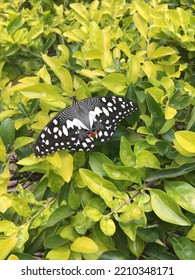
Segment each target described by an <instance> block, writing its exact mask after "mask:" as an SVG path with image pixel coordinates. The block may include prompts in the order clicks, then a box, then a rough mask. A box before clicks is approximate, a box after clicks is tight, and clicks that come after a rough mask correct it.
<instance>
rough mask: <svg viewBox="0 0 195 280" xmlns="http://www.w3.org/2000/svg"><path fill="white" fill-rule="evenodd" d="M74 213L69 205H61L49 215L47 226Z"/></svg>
mask: <svg viewBox="0 0 195 280" xmlns="http://www.w3.org/2000/svg"><path fill="white" fill-rule="evenodd" d="M73 214H74V211H73V210H72V209H71V208H70V207H69V206H65V205H63V206H60V207H59V208H57V209H56V210H55V211H54V212H53V213H52V214H51V216H50V217H49V219H48V221H47V224H46V226H47V227H52V226H53V225H55V224H56V223H58V222H59V221H61V220H63V219H66V218H68V217H70V216H72V215H73Z"/></svg>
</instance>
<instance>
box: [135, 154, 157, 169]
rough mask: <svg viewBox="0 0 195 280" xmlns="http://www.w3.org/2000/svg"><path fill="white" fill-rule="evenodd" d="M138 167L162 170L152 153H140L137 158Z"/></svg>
mask: <svg viewBox="0 0 195 280" xmlns="http://www.w3.org/2000/svg"><path fill="white" fill-rule="evenodd" d="M136 165H137V166H138V167H149V168H154V169H159V168H160V162H159V160H158V159H157V158H156V157H155V155H153V153H151V152H150V151H147V150H143V151H140V152H139V153H138V154H137V156H136Z"/></svg>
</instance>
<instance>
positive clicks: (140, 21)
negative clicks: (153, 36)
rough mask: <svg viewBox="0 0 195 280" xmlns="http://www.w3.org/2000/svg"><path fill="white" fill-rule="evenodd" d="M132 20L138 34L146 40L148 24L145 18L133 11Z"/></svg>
mask: <svg viewBox="0 0 195 280" xmlns="http://www.w3.org/2000/svg"><path fill="white" fill-rule="evenodd" d="M133 21H134V23H135V26H136V27H137V29H138V31H139V32H140V34H141V35H142V36H143V37H144V39H145V40H147V36H148V24H147V22H146V20H145V19H144V18H143V17H142V16H140V15H139V14H138V13H135V14H134V15H133Z"/></svg>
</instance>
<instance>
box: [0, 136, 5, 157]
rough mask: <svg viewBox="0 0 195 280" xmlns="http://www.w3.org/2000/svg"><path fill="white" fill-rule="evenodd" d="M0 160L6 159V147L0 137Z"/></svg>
mask: <svg viewBox="0 0 195 280" xmlns="http://www.w3.org/2000/svg"><path fill="white" fill-rule="evenodd" d="M0 161H2V162H5V161H6V149H5V146H4V144H3V141H2V139H1V137H0Z"/></svg>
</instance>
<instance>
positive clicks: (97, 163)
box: [89, 152, 113, 176]
mask: <svg viewBox="0 0 195 280" xmlns="http://www.w3.org/2000/svg"><path fill="white" fill-rule="evenodd" d="M104 163H109V164H112V163H113V162H112V161H111V159H109V158H108V157H107V156H106V155H104V154H103V153H99V152H93V153H91V154H90V156H89V165H90V167H91V169H92V170H93V171H94V172H95V173H97V174H99V175H100V176H105V175H106V172H105V170H104V168H103V164H104Z"/></svg>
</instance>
